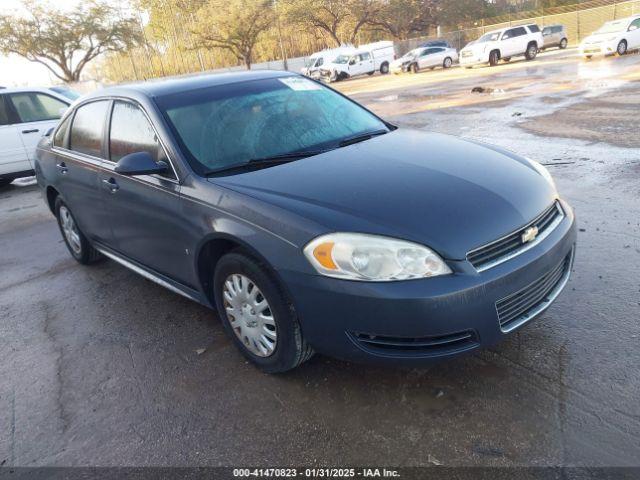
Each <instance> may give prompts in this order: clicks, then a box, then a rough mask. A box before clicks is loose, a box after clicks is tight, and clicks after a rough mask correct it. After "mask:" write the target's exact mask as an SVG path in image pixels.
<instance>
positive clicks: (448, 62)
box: [442, 57, 453, 68]
mask: <svg viewBox="0 0 640 480" xmlns="http://www.w3.org/2000/svg"><path fill="white" fill-rule="evenodd" d="M451 65H453V60H451V57H447V58H445V59H444V62H442V68H451Z"/></svg>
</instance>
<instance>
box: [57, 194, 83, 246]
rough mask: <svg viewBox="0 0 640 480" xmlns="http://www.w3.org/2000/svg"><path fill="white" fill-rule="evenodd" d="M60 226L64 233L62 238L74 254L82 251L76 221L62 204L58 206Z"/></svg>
mask: <svg viewBox="0 0 640 480" xmlns="http://www.w3.org/2000/svg"><path fill="white" fill-rule="evenodd" d="M59 212H60V226H61V227H62V232H63V233H64V238H65V239H66V240H67V243H68V244H69V246H70V247H71V250H73V252H74V253H75V254H76V255H80V253H81V252H82V243H81V242H80V231H79V230H78V227H77V226H76V222H75V220H74V219H73V217H72V216H71V212H69V209H68V208H67V207H65V206H64V205H63V206H61V207H60V210H59Z"/></svg>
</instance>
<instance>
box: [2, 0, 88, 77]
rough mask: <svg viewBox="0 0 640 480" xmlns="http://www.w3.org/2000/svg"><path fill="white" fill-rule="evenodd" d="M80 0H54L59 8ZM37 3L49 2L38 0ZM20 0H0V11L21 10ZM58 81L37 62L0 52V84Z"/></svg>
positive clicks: (74, 3)
mask: <svg viewBox="0 0 640 480" xmlns="http://www.w3.org/2000/svg"><path fill="white" fill-rule="evenodd" d="M80 1H81V0H55V5H56V6H59V7H61V8H69V7H73V6H74V5H76V4H78V3H79V2H80ZM37 3H49V2H45V1H43V2H40V1H38V2H37ZM21 9H22V5H21V1H20V0H0V13H8V12H11V11H15V10H21ZM57 83H60V81H59V80H58V79H57V78H56V77H54V76H53V74H51V73H50V72H49V70H47V68H46V67H44V66H43V65H40V64H38V63H33V62H30V61H28V60H26V59H24V58H22V57H20V56H17V55H9V56H8V57H7V56H3V55H1V54H0V86H3V87H17V86H49V85H53V84H57Z"/></svg>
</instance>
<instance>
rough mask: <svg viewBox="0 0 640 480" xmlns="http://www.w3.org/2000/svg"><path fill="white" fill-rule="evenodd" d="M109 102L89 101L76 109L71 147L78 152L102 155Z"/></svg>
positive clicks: (70, 140)
mask: <svg viewBox="0 0 640 480" xmlns="http://www.w3.org/2000/svg"><path fill="white" fill-rule="evenodd" d="M108 107H109V102H108V101H105V100H101V101H97V102H91V103H87V104H86V105H83V106H81V107H80V108H78V110H76V114H75V116H74V117H73V124H72V125H71V135H70V137H69V148H70V149H71V150H74V151H76V152H80V153H84V154H86V155H92V156H94V157H102V137H103V132H104V121H105V115H106V114H107V109H108Z"/></svg>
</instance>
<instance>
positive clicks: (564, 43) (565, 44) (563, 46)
mask: <svg viewBox="0 0 640 480" xmlns="http://www.w3.org/2000/svg"><path fill="white" fill-rule="evenodd" d="M568 44H569V41H568V40H567V39H566V38H563V39H562V40H560V45H559V47H560V49H561V50H564V49H565V48H567V45H568Z"/></svg>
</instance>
